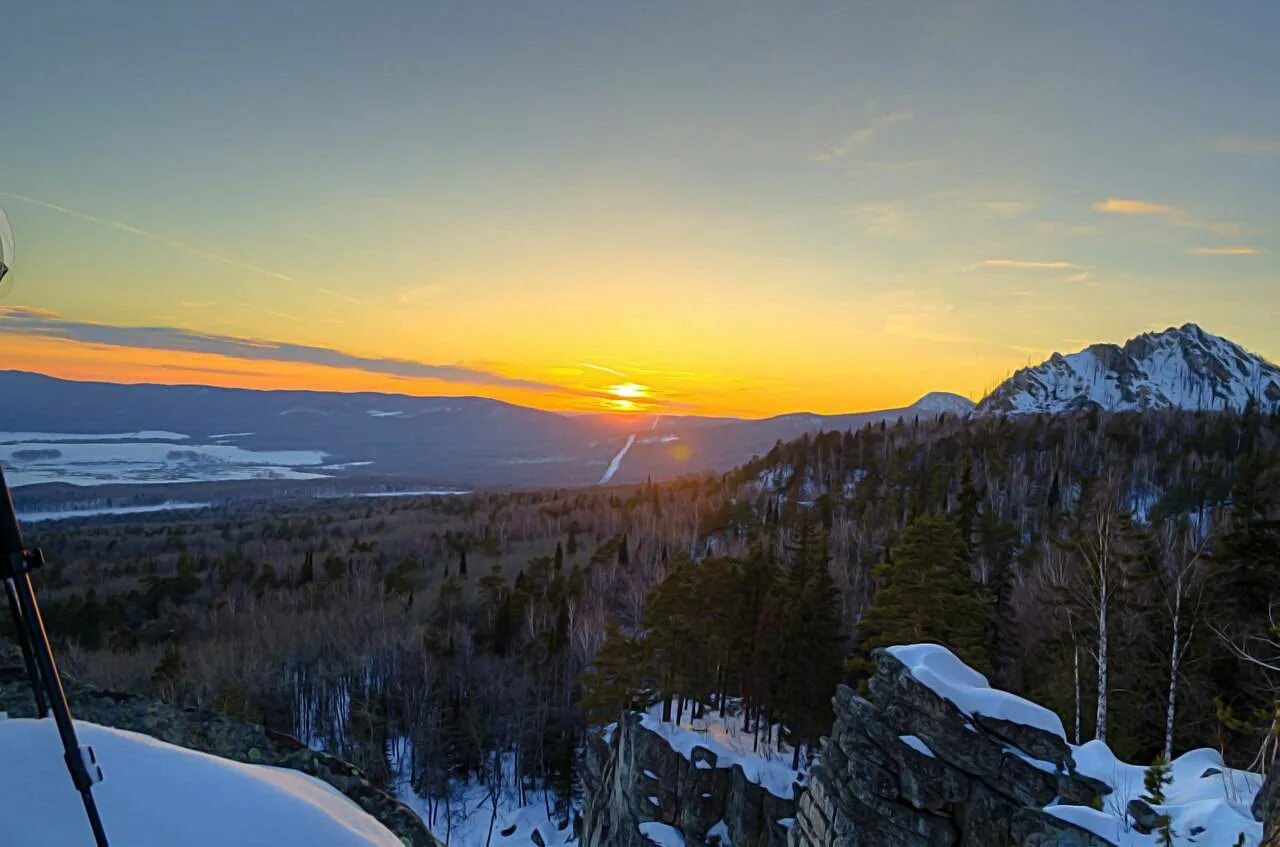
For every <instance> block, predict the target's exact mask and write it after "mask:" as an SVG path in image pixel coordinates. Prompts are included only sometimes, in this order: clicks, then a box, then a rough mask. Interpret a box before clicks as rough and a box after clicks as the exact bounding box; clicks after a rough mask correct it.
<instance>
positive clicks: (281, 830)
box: [0, 718, 402, 847]
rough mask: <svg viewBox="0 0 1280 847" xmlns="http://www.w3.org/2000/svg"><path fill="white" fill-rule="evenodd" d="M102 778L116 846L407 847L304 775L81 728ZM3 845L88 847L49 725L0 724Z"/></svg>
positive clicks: (99, 793)
mask: <svg viewBox="0 0 1280 847" xmlns="http://www.w3.org/2000/svg"><path fill="white" fill-rule="evenodd" d="M76 730H77V732H78V733H79V736H80V739H81V742H82V743H85V744H89V745H92V746H93V747H94V749H95V751H96V753H97V755H98V760H99V762H101V764H102V767H103V770H104V771H105V773H106V779H105V781H103V782H102V783H100V784H99V785H97V786H95V788H94V790H93V794H94V797H95V798H96V800H97V802H98V807H99V809H100V811H101V813H102V820H103V825H104V826H105V828H106V830H107V835H108V837H109V838H110V839H111V843H112V844H113V845H116V844H119V845H128V847H171V845H177V844H181V845H184V847H201V845H207V847H225V846H226V845H229V844H235V845H240V846H241V847H286V846H287V845H297V847H315V845H320V844H323V845H326V847H402V844H401V841H400V839H399V838H397V837H396V836H395V835H393V834H392V833H391V832H390V830H388V829H387V828H386V827H384V826H382V824H380V823H378V821H376V820H375V819H374V818H373V817H372V816H370V815H369V814H368V813H366V812H365V811H363V810H362V809H361V808H360V807H359V806H357V805H356V804H355V803H353V802H352V801H351V800H349V799H347V798H346V797H345V796H344V795H343V794H342V793H340V792H339V791H337V790H336V789H335V788H333V787H331V786H330V785H328V784H326V783H324V782H321V781H320V780H318V779H315V778H313V777H310V776H307V775H306V774H303V773H300V772H298V771H292V770H286V769H283V768H271V767H263V766H259V765H247V764H243V763H240V762H233V761H230V760H229V759H221V758H218V757H217V756H210V755H208V754H205V753H198V752H196V751H194V750H188V749H186V748H183V747H176V746H174V745H172V744H166V743H164V742H163V741H158V740H156V739H154V738H151V737H150V736H146V735H140V734H138V733H134V732H126V731H124V730H118V729H109V728H107V727H103V726H98V725H96V724H91V723H85V722H77V725H76ZM0 762H2V763H3V764H2V765H0V836H2V838H0V840H2V841H3V843H4V844H5V845H6V847H49V845H58V847H77V845H86V847H92V844H93V836H92V834H91V833H90V831H89V824H88V822H87V821H86V819H85V815H84V809H83V807H82V806H81V804H80V795H79V794H77V793H76V791H75V789H74V788H73V787H72V785H71V778H70V777H69V776H68V775H67V770H66V767H65V766H64V764H63V761H62V746H61V744H60V742H59V739H58V733H57V729H56V727H55V726H54V725H53V722H52V720H34V719H30V718H12V719H5V720H0Z"/></svg>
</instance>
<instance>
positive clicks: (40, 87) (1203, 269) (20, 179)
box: [0, 2, 1280, 413]
mask: <svg viewBox="0 0 1280 847" xmlns="http://www.w3.org/2000/svg"><path fill="white" fill-rule="evenodd" d="M51 6H53V7H52V8H51ZM4 27H5V33H6V38H5V41H6V47H5V50H4V52H3V55H0V80H4V89H3V90H4V91H5V98H4V102H5V109H6V118H7V120H6V121H5V130H4V138H5V140H4V143H3V144H0V192H4V193H3V194H0V203H3V205H4V206H5V207H6V208H7V209H8V211H9V215H10V217H11V218H12V220H13V222H14V227H15V229H16V230H17V232H18V235H19V243H20V248H19V249H20V251H21V252H20V257H21V264H20V265H19V270H20V273H19V274H17V276H16V280H15V289H14V291H13V292H12V293H11V294H10V295H9V302H8V305H9V306H11V307H14V308H21V309H26V310H32V309H34V310H40V312H41V313H42V314H46V317H47V318H48V319H54V320H62V321H64V322H76V323H81V324H85V323H101V324H107V325H110V326H125V327H129V326H147V327H160V328H169V329H177V330H184V331H188V332H196V333H204V334H209V335H216V336H218V337H226V338H240V339H267V340H269V341H271V342H272V343H275V344H280V345H292V346H293V347H297V348H299V349H301V348H309V347H316V348H319V347H324V348H332V349H335V350H338V351H340V352H342V353H344V354H348V355H350V356H352V357H356V358H364V359H377V358H387V359H390V360H395V361H415V362H419V363H421V364H423V365H425V366H428V367H441V368H451V367H456V368H460V369H461V371H460V372H462V373H465V372H467V371H468V369H470V370H472V371H477V372H481V371H482V372H484V373H486V374H493V375H496V376H495V377H494V379H488V378H486V379H487V382H486V381H484V380H482V381H481V382H480V383H476V384H471V383H468V382H466V381H465V380H444V381H443V382H442V381H440V380H434V379H422V380H417V381H415V382H413V383H412V384H408V385H401V386H400V390H412V391H418V392H422V393H434V392H437V391H447V392H449V393H460V392H466V393H490V394H494V393H495V392H496V394H497V395H499V396H504V397H507V398H508V399H517V400H521V401H522V402H523V401H526V400H528V401H529V402H536V403H539V404H541V405H547V404H548V403H549V404H550V405H552V406H556V405H557V404H560V405H564V406H566V407H576V406H577V405H578V404H579V403H580V398H581V397H583V396H584V394H583V390H584V389H588V390H594V389H599V390H603V391H605V392H606V393H607V388H608V386H607V385H604V384H603V383H601V384H599V385H595V384H593V383H591V380H593V379H597V378H598V377H601V376H605V377H607V374H606V372H605V371H599V370H593V369H583V368H581V367H580V366H579V363H582V362H589V363H597V364H600V365H603V366H605V367H607V368H608V369H610V370H613V371H616V372H618V373H621V374H625V375H626V376H627V378H628V379H630V380H634V381H635V382H637V383H643V384H645V385H647V386H651V387H652V389H653V390H652V392H651V393H652V396H653V398H654V402H655V403H660V402H667V403H669V404H670V405H671V407H672V408H677V407H678V408H696V409H704V410H707V411H735V412H739V413H765V412H769V411H784V410H789V409H797V408H811V409H816V410H824V411H835V410H845V409H853V408H870V407H873V406H879V405H889V404H891V403H892V402H897V401H902V402H909V401H910V400H911V399H914V398H913V397H912V396H910V395H912V394H916V393H922V392H923V391H924V390H929V389H933V388H938V389H951V390H956V391H960V392H962V393H966V394H970V395H975V394H979V393H981V391H982V390H983V389H984V388H987V387H990V385H992V384H994V382H996V381H997V380H998V379H999V378H1000V377H1002V376H1003V375H1004V374H1005V373H1007V372H1008V370H1010V369H1011V368H1013V367H1017V366H1018V365H1021V364H1025V363H1026V361H1028V360H1035V359H1038V358H1040V357H1042V356H1043V355H1045V354H1047V353H1048V352H1050V351H1052V350H1055V349H1057V350H1067V349H1074V348H1075V347H1078V346H1081V345H1082V344H1083V343H1087V342H1090V341H1095V340H1121V339H1123V338H1125V337H1128V336H1130V335H1133V334H1135V333H1137V332H1140V331H1144V330H1147V329H1151V328H1154V327H1160V326H1165V325H1169V324H1176V323H1182V322H1185V321H1188V320H1195V321H1199V322H1201V323H1202V324H1203V325H1204V326H1205V327H1206V328H1208V329H1210V330H1211V331H1215V332H1218V333H1221V334H1224V335H1228V336H1230V337H1232V338H1234V339H1235V340H1237V341H1240V342H1241V343H1243V344H1245V345H1246V346H1247V347H1251V348H1253V349H1255V350H1258V351H1259V352H1262V353H1264V354H1266V355H1268V356H1269V357H1270V358H1272V359H1276V358H1280V346H1277V342H1276V340H1275V339H1276V337H1277V335H1276V333H1275V332H1274V324H1275V319H1276V317H1277V316H1278V315H1280V284H1278V283H1280V279H1278V276H1277V275H1278V272H1280V264H1278V263H1277V261H1276V256H1277V251H1280V240H1278V239H1277V237H1276V225H1277V221H1278V217H1280V214H1278V213H1280V199H1278V198H1280V59H1277V58H1276V54H1277V51H1276V49H1275V45H1276V43H1278V42H1280V5H1277V4H1275V3H1234V2H1233V3H1229V4H1211V3H1178V4H1154V3H1120V4H1117V3H1087V2H1084V3H1070V4H1042V3H1035V4H1006V3H948V4H924V3H919V4H915V3H912V4H907V3H885V4H847V3H844V4H817V3H805V4H766V3H754V2H749V3H696V4H695V3H670V4H666V3H644V4H640V3H636V4H604V3H590V4H566V3H556V4H543V3H530V4H483V3H466V4H438V3H381V4H354V3H305V4H303V3H297V4H292V3H284V2H275V3H268V4H247V3H218V4H204V5H201V6H198V7H197V6H195V5H194V4H158V3H134V2H123V3H112V4H75V6H74V8H73V7H72V6H70V5H68V6H65V7H62V8H57V7H56V4H44V5H43V6H42V5H41V4H23V8H18V9H14V10H7V11H6V15H5V24H4ZM55 207H56V208H55ZM24 315H28V313H26V312H23V313H15V315H14V316H12V317H11V320H15V321H19V324H15V325H14V327H12V328H11V329H10V331H8V332H7V333H5V337H6V339H8V340H7V341H6V344H8V345H9V347H8V348H6V349H13V345H15V344H18V343H19V342H20V340H21V339H22V338H23V337H24V336H22V334H21V332H18V331H17V330H18V329H20V328H21V326H22V325H23V324H21V323H20V322H21V321H22V320H23V319H24V317H23V316H24ZM28 324H29V315H28ZM92 335H93V334H92V333H91V334H90V336H92ZM99 335H100V333H99ZM90 340H91V339H90ZM62 343H64V344H67V343H71V342H69V341H65V340H64V341H63V342H62ZM48 344H49V342H47V341H42V342H41V343H40V344H37V343H35V340H34V339H33V340H32V341H31V342H30V343H28V344H27V345H26V347H25V348H23V351H19V352H24V351H25V356H26V359H25V360H24V361H25V362H26V363H27V364H28V365H29V366H30V367H32V368H35V369H43V370H46V371H54V372H65V373H68V374H71V373H74V374H76V375H85V374H89V373H94V374H98V373H100V375H102V376H105V377H108V378H110V377H112V376H113V375H116V376H119V377H120V378H129V379H139V378H146V361H147V360H146V358H145V356H143V355H142V354H141V353H139V354H138V355H137V356H135V357H133V358H131V359H129V360H128V361H127V362H125V361H123V360H119V359H117V358H113V357H114V356H116V355H117V354H116V353H113V352H110V351H104V350H102V349H101V348H98V347H92V346H91V345H90V346H86V347H85V348H84V349H83V350H81V351H80V353H81V354H82V359H83V361H82V362H81V363H80V364H79V365H77V366H76V367H74V368H73V367H72V365H71V364H70V363H71V362H72V361H73V360H74V357H75V351H73V350H71V349H69V348H61V347H60V348H57V349H56V350H55V349H54V348H52V347H49V346H48ZM86 344H87V342H86ZM42 345H43V346H42ZM230 358H232V359H234V358H235V357H230ZM246 361H251V360H246ZM157 364H159V363H157ZM164 364H165V367H166V368H167V372H168V373H172V365H173V363H172V362H165V363H164ZM192 364H193V367H194V366H195V365H196V364H199V363H197V362H194V361H193V362H192ZM204 364H205V365H206V366H207V365H208V364H209V363H207V362H206V363H204ZM223 364H228V363H223ZM91 366H92V367H91ZM255 367H256V366H255ZM93 368H97V370H93ZM231 369H232V370H234V367H231ZM382 370H385V369H382ZM575 370H576V371H577V372H576V373H575V372H574V371H575ZM192 373H193V374H194V373H195V371H194V370H193V371H192ZM326 374H327V372H326V371H325V370H324V369H323V368H322V367H319V366H317V367H316V368H312V369H309V370H296V371H292V372H287V373H286V372H284V371H281V372H278V373H273V374H272V375H271V379H272V380H275V382H273V383H272V384H291V385H315V386H316V387H326V386H329V387H333V386H335V385H337V383H336V382H335V381H334V378H333V377H332V375H328V376H327V375H326ZM162 376H163V375H162V374H161V373H160V371H159V370H157V375H156V378H157V379H160V378H161V377H162ZM368 376H369V379H368V381H367V382H366V383H361V384H360V385H367V387H374V388H378V387H387V384H386V383H385V382H383V381H379V380H380V379H381V378H382V376H385V375H381V376H380V369H378V368H373V369H372V370H371V371H370V373H369V375H368ZM163 378H164V379H166V380H168V379H170V378H171V377H167V376H166V377H163ZM351 379H352V375H351V374H350V373H347V374H345V375H344V376H343V378H342V382H341V387H356V383H353V382H351ZM503 380H512V381H516V382H519V381H522V380H523V381H527V382H530V383H537V384H539V385H542V384H545V383H557V384H563V385H564V387H565V393H564V397H563V398H562V399H561V400H555V399H554V398H553V399H550V400H549V399H548V396H549V393H548V392H546V391H541V392H539V395H538V397H536V398H525V397H522V396H521V395H519V393H518V389H517V388H511V389H510V390H511V391H513V392H516V393H505V394H504V393H503V391H506V390H507V389H505V388H501V386H499V388H497V389H495V388H494V386H493V385H491V384H488V383H490V382H495V381H496V382H498V383H501V382H502V381H503ZM255 384H256V383H255Z"/></svg>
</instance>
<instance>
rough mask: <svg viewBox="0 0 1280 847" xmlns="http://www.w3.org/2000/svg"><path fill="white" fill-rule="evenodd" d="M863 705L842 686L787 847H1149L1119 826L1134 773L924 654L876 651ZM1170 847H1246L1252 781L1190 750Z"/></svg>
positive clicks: (1171, 791)
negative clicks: (1240, 842)
mask: <svg viewBox="0 0 1280 847" xmlns="http://www.w3.org/2000/svg"><path fill="white" fill-rule="evenodd" d="M875 664H876V671H875V673H874V675H873V676H872V677H871V679H870V680H869V686H868V688H869V692H868V696H867V697H865V698H864V697H860V696H858V695H857V694H855V693H854V692H853V691H852V690H851V689H849V688H847V687H844V686H841V688H840V689H839V691H838V692H837V695H836V697H835V701H834V704H835V709H836V723H835V726H834V728H833V729H832V732H831V736H830V739H829V740H827V741H826V742H824V744H823V748H822V753H821V757H820V761H819V763H818V765H816V766H815V767H814V769H813V773H812V774H811V776H810V779H809V782H808V785H807V786H806V789H805V792H804V793H803V794H802V795H801V796H800V799H799V802H798V810H797V815H796V823H795V826H794V827H793V828H792V829H791V832H790V840H789V841H788V847H832V845H836V844H839V845H842V847H884V845H912V846H913V847H991V845H1006V847H1008V846H1009V845H1017V846H1018V847H1107V845H1112V846H1113V847H1115V846H1116V845H1118V847H1154V845H1156V844H1157V843H1158V841H1157V838H1158V835H1155V834H1143V833H1140V832H1138V831H1137V829H1136V828H1135V827H1134V825H1133V822H1132V820H1131V819H1130V818H1129V817H1128V816H1127V814H1126V813H1127V812H1128V811H1129V808H1130V806H1129V804H1130V801H1132V800H1136V799H1138V798H1139V797H1140V795H1141V794H1142V793H1143V775H1144V772H1145V770H1146V768H1145V767H1143V766H1139V765H1131V764H1126V763H1124V762H1121V761H1119V760H1118V759H1117V758H1116V757H1115V755H1114V754H1113V753H1112V752H1111V750H1110V749H1108V748H1107V746H1106V745H1105V744H1102V743H1101V742H1091V743H1089V744H1084V745H1081V746H1078V747H1077V746H1072V745H1070V744H1068V743H1067V741H1066V739H1065V737H1064V733H1063V732H1062V724H1061V721H1060V720H1059V719H1058V718H1057V717H1056V716H1055V715H1053V714H1052V713H1051V712H1049V711H1048V710H1047V709H1044V708H1043V707H1041V706H1039V705H1037V704H1035V703H1032V702H1030V701H1028V700H1025V699H1023V698H1021V697H1018V696H1016V695H1013V694H1010V693H1008V692H1004V691H999V690H997V689H994V688H991V686H990V685H989V684H988V683H987V680H986V678H985V677H983V676H982V675H981V674H979V673H977V672H976V671H974V670H972V669H971V668H969V667H968V666H966V665H965V664H964V663H963V662H961V661H960V660H959V659H958V658H956V657H955V656H954V655H953V654H952V653H951V652H950V651H949V650H947V649H946V648H944V647H941V646H939V645H935V644H916V645H909V646H904V647H894V648H889V649H888V650H882V651H877V653H876V654H875ZM1170 775H1171V777H1172V781H1171V783H1170V784H1169V785H1168V786H1167V788H1166V790H1165V797H1166V802H1165V803H1164V804H1163V805H1160V806H1157V807H1155V808H1154V812H1156V813H1158V814H1160V815H1167V816H1168V817H1169V819H1170V822H1171V825H1172V829H1173V832H1174V841H1173V843H1174V845H1175V847H1191V845H1195V847H1233V845H1235V844H1237V839H1240V838H1241V837H1243V844H1245V845H1247V847H1257V845H1258V844H1259V839H1260V838H1261V835H1262V826H1261V824H1259V823H1258V822H1257V821H1256V820H1255V819H1254V815H1253V814H1252V812H1251V811H1250V804H1251V803H1252V801H1253V798H1254V796H1255V795H1256V794H1257V793H1258V791H1259V787H1260V785H1261V783H1262V779H1261V777H1260V776H1259V775H1258V774H1253V773H1248V772H1243V771H1236V770H1233V769H1230V768H1227V767H1226V766H1225V765H1224V764H1223V762H1222V759H1221V757H1219V756H1218V754H1217V753H1216V752H1214V751H1212V750H1193V751H1191V752H1189V753H1185V754H1183V755H1182V756H1180V757H1179V758H1177V759H1176V760H1175V761H1174V762H1173V764H1172V766H1171V768H1170Z"/></svg>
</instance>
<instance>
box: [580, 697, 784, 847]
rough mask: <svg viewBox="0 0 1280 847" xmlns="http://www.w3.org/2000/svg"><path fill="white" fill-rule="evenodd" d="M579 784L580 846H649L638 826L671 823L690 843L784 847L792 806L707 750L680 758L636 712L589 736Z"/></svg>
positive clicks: (695, 749)
mask: <svg viewBox="0 0 1280 847" xmlns="http://www.w3.org/2000/svg"><path fill="white" fill-rule="evenodd" d="M583 783H584V789H585V796H584V801H583V803H584V804H583V812H582V819H583V825H582V832H581V835H582V845H583V847H652V844H653V842H652V841H651V840H650V839H649V838H648V837H647V836H645V835H644V834H643V833H642V832H641V825H642V824H665V825H667V826H670V827H673V828H674V829H676V830H679V832H680V833H681V835H682V836H683V837H684V840H685V844H686V845H689V847H694V845H707V847H715V845H718V844H722V843H723V844H725V845H728V844H732V845H734V847H785V845H786V842H787V832H788V829H787V827H788V824H789V823H790V821H791V820H792V819H794V816H795V809H796V805H795V800H794V799H792V797H779V796H776V795H775V794H773V793H770V792H769V791H768V790H767V789H766V788H764V787H762V786H760V785H758V784H756V783H754V782H752V781H751V780H749V779H748V778H747V775H746V773H745V771H744V770H743V769H742V766H741V765H739V764H736V763H734V764H731V765H729V766H728V767H725V766H723V764H722V763H721V762H720V761H719V760H718V757H717V756H716V754H715V753H714V752H712V751H711V750H710V749H708V748H706V747H700V746H696V745H695V746H694V747H693V748H692V750H691V752H690V755H689V756H688V757H686V756H685V755H683V754H682V753H681V752H679V751H677V750H676V749H674V748H673V747H672V746H671V744H670V743H669V742H668V740H667V739H666V738H664V737H663V736H662V735H661V734H659V733H657V732H655V731H653V730H651V729H648V728H646V727H645V726H644V725H643V723H642V721H641V716H640V715H637V714H631V715H628V716H626V717H625V718H624V719H623V720H622V721H621V722H620V723H619V724H618V725H617V726H616V727H614V728H613V729H612V731H611V732H609V733H607V734H606V735H605V736H603V737H601V736H591V737H590V738H589V740H588V742H587V750H586V755H585V760H584V767H583ZM791 793H793V794H794V790H793V792H791Z"/></svg>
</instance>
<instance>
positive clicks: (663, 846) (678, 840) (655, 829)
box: [640, 821, 684, 847]
mask: <svg viewBox="0 0 1280 847" xmlns="http://www.w3.org/2000/svg"><path fill="white" fill-rule="evenodd" d="M640 834H641V835H643V836H644V837H645V838H647V839H649V840H650V841H652V842H653V843H654V844H656V845H658V847H684V834H683V833H681V832H680V830H678V829H676V828H675V827H674V826H668V825H667V824H665V823H658V822H657V821H645V822H644V823H642V824H640Z"/></svg>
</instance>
